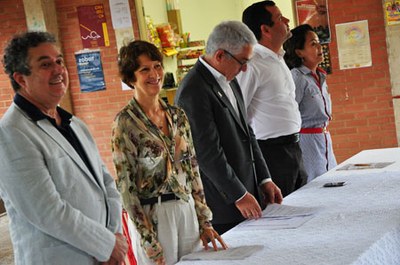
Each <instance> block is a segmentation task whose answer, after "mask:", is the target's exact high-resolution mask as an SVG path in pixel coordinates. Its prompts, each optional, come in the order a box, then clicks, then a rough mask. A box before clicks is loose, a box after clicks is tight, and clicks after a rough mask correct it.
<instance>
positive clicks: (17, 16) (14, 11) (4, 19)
mask: <svg viewBox="0 0 400 265" xmlns="http://www.w3.org/2000/svg"><path fill="white" fill-rule="evenodd" d="M0 17H1V23H0V56H1V57H0V58H1V59H0V61H2V60H3V50H4V46H5V44H6V43H7V41H8V39H9V38H10V37H11V36H12V35H13V34H14V33H16V32H17V31H24V30H26V23H25V12H24V5H23V3H22V0H15V1H13V4H12V5H10V2H8V1H0ZM13 96H14V93H13V90H12V87H11V84H10V81H9V79H8V76H7V75H6V74H5V73H4V71H3V64H1V70H0V118H1V117H2V116H3V113H4V112H5V111H6V110H7V108H8V106H9V105H10V103H11V102H12V99H13Z"/></svg>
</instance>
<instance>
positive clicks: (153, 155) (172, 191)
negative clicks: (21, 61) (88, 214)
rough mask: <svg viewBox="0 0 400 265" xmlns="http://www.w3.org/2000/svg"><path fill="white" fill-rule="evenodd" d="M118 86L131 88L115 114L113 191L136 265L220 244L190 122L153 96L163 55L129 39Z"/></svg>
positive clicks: (163, 261) (169, 260)
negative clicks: (126, 219) (130, 231)
mask: <svg viewBox="0 0 400 265" xmlns="http://www.w3.org/2000/svg"><path fill="white" fill-rule="evenodd" d="M118 66H119V72H120V76H121V78H122V81H123V82H124V83H126V84H127V85H128V86H130V87H131V88H133V89H135V91H134V96H133V98H132V99H131V100H130V101H129V102H128V105H127V106H125V107H124V108H123V109H122V110H121V111H120V112H119V113H118V115H117V116H116V118H115V121H114V123H113V129H112V152H113V160H114V164H115V169H116V172H117V175H118V181H117V186H118V189H119V191H120V192H121V195H122V200H123V204H124V208H125V209H126V211H127V212H128V213H129V215H130V217H131V219H132V221H133V224H134V226H135V228H136V229H135V230H136V231H135V235H136V236H134V237H133V240H134V241H135V239H136V241H135V243H133V247H134V250H135V252H136V253H135V254H136V258H137V259H138V264H141V265H142V264H174V263H176V262H178V261H179V259H180V258H181V257H182V256H183V255H185V254H188V253H190V252H192V251H193V250H195V248H196V247H198V246H199V245H200V239H201V241H202V242H203V246H204V247H205V248H206V249H207V248H208V245H207V244H208V242H209V241H211V242H212V244H213V247H214V249H215V250H217V245H216V240H218V241H219V242H220V244H221V245H222V247H223V248H224V249H225V248H226V245H225V243H224V241H223V240H222V238H221V237H220V236H219V235H218V233H217V232H216V231H215V230H214V229H213V227H212V226H211V223H210V221H211V219H212V213H211V211H210V209H209V208H208V206H207V204H206V201H205V197H204V191H203V184H202V182H201V179H200V174H199V170H198V165H197V161H196V156H195V150H194V147H193V141H192V136H191V132H190V126H189V122H188V120H187V118H186V115H185V113H184V112H183V110H181V109H180V108H177V107H174V106H170V105H168V104H166V103H165V102H164V101H163V100H161V99H160V98H159V93H160V90H161V88H162V84H163V79H164V69H163V65H162V55H161V53H160V51H159V50H158V49H157V48H156V47H155V46H154V45H153V44H151V43H148V42H145V41H133V42H131V43H130V44H129V45H127V46H125V47H122V48H121V50H120V53H119V62H118Z"/></svg>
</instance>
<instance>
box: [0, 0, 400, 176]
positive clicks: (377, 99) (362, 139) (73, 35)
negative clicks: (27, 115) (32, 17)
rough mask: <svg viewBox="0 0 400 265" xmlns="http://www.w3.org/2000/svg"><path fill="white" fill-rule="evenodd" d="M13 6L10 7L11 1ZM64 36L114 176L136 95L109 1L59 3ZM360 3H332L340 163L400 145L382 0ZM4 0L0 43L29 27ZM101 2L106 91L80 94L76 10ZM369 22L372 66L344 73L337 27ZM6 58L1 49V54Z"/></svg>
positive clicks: (1, 85) (5, 84)
mask: <svg viewBox="0 0 400 265" xmlns="http://www.w3.org/2000/svg"><path fill="white" fill-rule="evenodd" d="M6 2H7V3H8V4H7V3H6ZM55 2H56V7H57V12H58V13H57V16H58V23H59V27H60V38H61V41H62V45H63V48H64V56H65V60H66V64H67V67H68V71H69V73H70V80H71V85H70V89H71V93H72V94H71V96H72V103H73V108H74V114H75V115H76V116H78V117H79V118H81V119H83V120H84V121H85V122H86V123H87V124H88V125H89V128H90V130H91V132H92V133H93V135H94V137H95V139H96V142H97V144H98V147H99V149H100V152H101V155H102V157H103V159H104V161H105V162H106V164H107V166H108V168H109V169H110V171H111V173H112V174H114V170H113V165H112V159H111V151H110V134H111V129H110V128H111V123H112V120H113V118H114V116H115V114H116V113H117V112H118V110H119V109H121V108H122V107H123V106H124V105H125V104H126V103H127V101H128V100H129V99H130V98H131V96H132V92H131V91H121V86H120V81H119V78H118V72H117V61H116V58H117V48H116V41H115V34H114V31H113V29H112V24H111V17H110V10H109V5H108V0H96V1H94V0H85V1H83V0H69V1H65V0H56V1H55ZM356 2H359V1H355V0H352V1H349V0H329V12H330V25H331V32H332V43H331V44H330V52H331V60H332V65H333V69H332V72H333V73H332V74H331V75H329V76H328V85H329V89H330V92H331V95H332V102H333V118H334V120H333V121H332V122H331V126H330V131H331V134H332V138H333V142H334V148H335V153H336V155H337V159H338V162H341V161H343V160H345V159H347V158H349V157H350V156H352V155H354V154H356V153H358V152H359V151H361V150H363V149H373V148H384V147H395V146H397V142H396V131H395V124H394V113H393V106H392V96H391V86H390V80H389V68H388V63H387V54H386V41H385V37H386V36H385V29H384V15H383V11H382V6H381V0H366V1H363V3H362V4H358V5H356ZM9 3H10V1H9V0H8V1H0V15H1V17H2V23H0V29H1V30H0V42H1V43H2V46H3V43H4V41H5V40H7V39H8V38H9V37H11V35H12V34H13V33H15V32H16V31H22V30H24V29H26V26H25V21H24V17H25V16H24V11H23V5H22V0H15V1H13V5H10V4H9ZM99 3H102V4H103V5H104V7H105V11H106V18H107V25H108V32H109V35H110V41H111V45H110V46H109V47H101V48H100V51H101V58H102V62H103V68H104V75H105V81H106V86H107V88H106V90H104V91H98V92H92V93H81V92H80V88H79V81H78V76H77V69H76V64H75V57H74V53H75V52H76V51H79V50H81V49H82V43H81V40H80V33H79V23H78V18H77V12H76V7H77V6H81V5H93V4H99ZM130 6H131V9H132V10H131V14H132V19H133V25H134V32H135V36H136V38H138V36H139V34H138V28H137V22H136V18H135V14H136V11H135V10H134V0H130ZM365 19H366V20H368V24H369V31H370V39H371V50H372V64H373V65H372V67H366V68H360V69H351V70H345V71H343V70H339V61H338V53H337V45H336V43H335V41H336V36H335V24H337V23H345V22H351V21H358V20H365ZM0 55H1V57H2V50H1V54H0ZM0 92H1V94H0V117H1V116H2V115H3V113H4V111H5V110H6V108H7V107H8V105H9V104H10V102H11V100H12V96H13V95H12V89H11V85H9V81H8V78H7V76H6V75H5V74H4V72H3V71H0Z"/></svg>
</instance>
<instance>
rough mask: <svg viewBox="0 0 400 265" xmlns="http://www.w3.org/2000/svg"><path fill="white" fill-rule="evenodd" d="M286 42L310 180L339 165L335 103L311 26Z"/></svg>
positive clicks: (295, 33)
mask: <svg viewBox="0 0 400 265" xmlns="http://www.w3.org/2000/svg"><path fill="white" fill-rule="evenodd" d="M291 32H292V37H291V38H290V39H288V40H287V41H286V42H285V43H284V46H283V47H284V49H285V51H286V53H285V56H284V58H285V61H286V64H287V65H288V66H289V68H290V69H291V72H292V76H293V79H294V83H295V84H296V101H297V102H298V103H299V110H300V114H301V127H302V128H301V130H300V148H301V151H302V153H303V162H304V167H305V169H306V171H307V175H308V182H310V181H311V180H312V179H314V178H316V177H318V176H320V175H322V174H324V173H325V172H326V171H328V170H329V169H331V168H333V167H335V166H336V158H335V155H334V153H333V148H332V139H331V135H330V134H329V132H328V130H327V126H328V124H329V121H330V120H331V119H332V103H331V98H330V95H329V93H328V86H327V84H326V72H325V71H324V70H322V69H321V68H319V67H318V64H319V63H321V62H322V60H323V56H322V47H321V44H320V43H319V39H318V36H317V34H316V33H315V32H314V30H313V29H312V28H311V26H310V25H308V24H304V25H300V26H298V27H296V28H294V29H292V31H291Z"/></svg>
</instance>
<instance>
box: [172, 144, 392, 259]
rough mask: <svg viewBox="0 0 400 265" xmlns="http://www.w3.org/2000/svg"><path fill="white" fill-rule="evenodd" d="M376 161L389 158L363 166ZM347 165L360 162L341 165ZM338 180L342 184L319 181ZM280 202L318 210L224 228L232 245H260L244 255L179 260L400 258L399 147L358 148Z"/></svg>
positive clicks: (226, 237)
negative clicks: (275, 222) (299, 219)
mask: <svg viewBox="0 0 400 265" xmlns="http://www.w3.org/2000/svg"><path fill="white" fill-rule="evenodd" d="M379 163H388V164H389V163H390V164H389V165H386V166H385V167H383V168H369V167H364V168H362V166H365V165H371V164H372V165H373V164H379ZM348 165H356V166H360V167H359V168H357V169H349V170H342V169H343V168H345V167H346V166H348ZM340 181H344V182H345V185H344V186H342V187H331V188H324V187H323V185H324V184H325V183H327V182H340ZM283 204H285V205H291V206H305V207H315V208H316V209H319V210H318V212H317V214H316V215H315V216H314V217H313V218H312V219H311V220H309V221H307V222H306V223H304V224H303V225H301V226H300V227H298V228H295V229H278V230H265V229H262V228H260V227H257V228H256V229H254V230H249V229H248V228H246V229H244V228H243V226H238V227H235V228H234V229H232V230H230V231H228V232H227V233H225V234H224V235H223V238H224V240H225V242H226V243H227V244H228V245H229V246H230V247H239V246H245V245H263V246H264V248H263V249H262V250H260V251H258V252H256V253H254V254H253V255H251V256H250V257H248V258H246V259H244V260H218V261H217V260H198V261H193V260H191V261H181V262H179V263H178V264H179V265H186V264H187V265H189V264H190V265H192V264H193V265H211V264H226V265H234V264H238V265H239V264H240V265H242V264H246V265H253V264H254V265H255V264H257V265H258V264H269V265H274V264H286V265H290V264H293V265H294V264H295V265H301V264H304V265H312V264H315V265H323V264H329V265H333V264H337V265H344V264H354V265H358V264H384V265H391V264H400V148H387V149H375V150H365V151H362V152H360V153H359V154H357V155H355V156H353V157H352V158H350V159H348V160H346V161H345V162H343V163H341V164H340V165H338V166H337V167H335V168H334V169H332V170H330V171H329V172H327V173H326V174H324V175H322V176H320V177H318V178H316V179H315V180H313V181H312V182H310V183H308V184H307V185H305V186H304V187H302V188H301V189H299V190H297V191H296V192H294V193H292V194H290V195H289V196H287V197H285V198H284V200H283Z"/></svg>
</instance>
